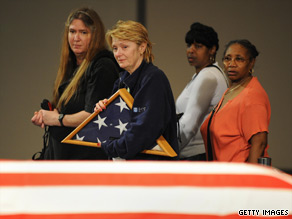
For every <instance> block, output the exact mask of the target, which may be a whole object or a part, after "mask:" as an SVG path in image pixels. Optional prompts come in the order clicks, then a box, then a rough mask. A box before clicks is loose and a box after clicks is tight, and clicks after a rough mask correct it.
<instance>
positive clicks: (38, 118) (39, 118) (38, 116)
mask: <svg viewBox="0 0 292 219" xmlns="http://www.w3.org/2000/svg"><path fill="white" fill-rule="evenodd" d="M31 122H32V123H33V124H34V125H37V126H40V127H41V128H44V127H45V124H44V122H43V115H42V113H41V110H40V111H38V112H37V111H36V112H34V116H33V117H32V118H31Z"/></svg>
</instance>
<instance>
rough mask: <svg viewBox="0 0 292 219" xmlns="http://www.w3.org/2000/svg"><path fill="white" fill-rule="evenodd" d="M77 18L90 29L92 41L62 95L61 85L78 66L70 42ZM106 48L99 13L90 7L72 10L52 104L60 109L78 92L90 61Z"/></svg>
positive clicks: (66, 25)
mask: <svg viewBox="0 0 292 219" xmlns="http://www.w3.org/2000/svg"><path fill="white" fill-rule="evenodd" d="M75 19H79V20H81V21H82V22H83V23H84V25H85V26H86V27H88V28H89V29H90V31H91V41H90V44H89V48H88V51H87V53H86V56H85V58H84V60H83V62H82V63H81V65H80V66H79V68H78V70H77V71H76V73H75V75H74V76H73V78H72V80H71V82H70V83H69V84H68V86H67V87H66V89H65V90H64V92H63V94H62V95H61V96H60V93H59V91H58V89H59V87H60V85H61V84H62V83H63V82H65V81H67V80H69V79H70V78H71V77H72V74H73V70H74V66H76V57H75V54H74V53H73V51H72V50H71V48H70V46H69V42H68V33H69V26H70V24H71V23H72V21H73V20H75ZM104 49H106V41H105V28H104V25H103V22H102V21H101V19H100V17H99V16H98V14H97V13H96V12H95V11H94V10H93V9H90V8H79V9H77V10H74V11H73V12H71V13H70V15H69V16H68V18H67V21H66V23H65V31H64V35H63V44H62V50H61V57H60V65H59V69H58V73H57V77H56V80H55V85H54V90H53V101H52V104H53V106H54V107H56V108H57V109H58V110H59V111H60V109H61V107H62V106H63V105H66V104H67V103H68V102H69V100H70V99H71V98H72V97H73V95H74V94H76V91H77V90H78V87H79V84H80V80H81V78H82V76H83V75H84V73H85V72H86V70H87V68H88V66H89V64H90V62H91V61H92V60H93V58H94V57H95V55H96V54H97V53H98V52H100V51H101V50H104Z"/></svg>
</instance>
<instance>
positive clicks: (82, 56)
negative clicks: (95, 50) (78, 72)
mask: <svg viewBox="0 0 292 219" xmlns="http://www.w3.org/2000/svg"><path fill="white" fill-rule="evenodd" d="M84 59H85V55H83V54H82V55H77V56H76V64H77V65H81V63H82V62H83V60H84Z"/></svg>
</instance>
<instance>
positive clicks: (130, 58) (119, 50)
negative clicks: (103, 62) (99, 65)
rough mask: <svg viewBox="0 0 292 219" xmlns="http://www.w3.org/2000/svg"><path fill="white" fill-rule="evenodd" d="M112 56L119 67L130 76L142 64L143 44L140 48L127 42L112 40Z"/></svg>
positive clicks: (144, 46)
mask: <svg viewBox="0 0 292 219" xmlns="http://www.w3.org/2000/svg"><path fill="white" fill-rule="evenodd" d="M112 48H113V53H114V56H115V58H116V60H117V62H118V63H119V65H120V67H121V68H123V69H125V70H126V71H128V72H129V73H130V74H132V73H133V72H134V71H135V70H136V69H137V68H138V67H139V66H140V64H141V63H142V61H143V53H144V51H145V48H146V45H145V43H143V44H141V45H140V46H139V45H138V44H137V43H135V42H132V41H129V40H120V39H117V38H115V37H113V38H112Z"/></svg>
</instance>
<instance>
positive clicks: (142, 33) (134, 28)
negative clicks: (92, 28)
mask: <svg viewBox="0 0 292 219" xmlns="http://www.w3.org/2000/svg"><path fill="white" fill-rule="evenodd" d="M113 37H114V38H117V39H120V40H129V41H132V42H135V43H137V44H138V45H139V46H140V45H141V44H142V43H146V44H147V45H146V49H145V52H144V54H143V59H144V60H145V61H146V62H147V63H149V62H153V61H154V55H153V54H152V43H151V42H150V40H149V37H148V31H147V29H146V28H145V27H144V26H143V25H142V24H140V23H138V22H136V21H130V20H128V21H122V20H119V21H118V22H117V23H116V25H115V26H113V28H112V29H111V30H108V31H107V33H106V41H107V43H108V45H109V46H110V47H111V48H112V39H113Z"/></svg>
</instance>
